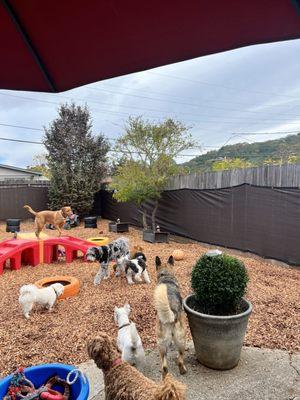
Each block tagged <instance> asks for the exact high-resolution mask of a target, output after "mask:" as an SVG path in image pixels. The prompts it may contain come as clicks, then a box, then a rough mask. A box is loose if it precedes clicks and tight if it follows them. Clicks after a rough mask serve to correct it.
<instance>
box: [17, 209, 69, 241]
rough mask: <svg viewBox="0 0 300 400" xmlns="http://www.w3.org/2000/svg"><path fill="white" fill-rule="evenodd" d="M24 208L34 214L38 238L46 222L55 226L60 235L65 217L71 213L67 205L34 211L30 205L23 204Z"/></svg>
mask: <svg viewBox="0 0 300 400" xmlns="http://www.w3.org/2000/svg"><path fill="white" fill-rule="evenodd" d="M24 208H25V209H26V210H28V211H29V212H30V213H31V214H33V215H35V220H34V222H35V234H36V237H37V238H38V239H39V237H40V233H41V232H42V230H43V228H44V226H45V225H46V224H51V225H54V226H55V228H56V229H57V230H58V232H59V236H60V235H61V230H62V227H63V226H64V224H65V221H66V218H67V217H71V216H72V215H73V212H72V209H71V207H69V206H67V207H63V208H61V209H60V210H58V211H50V210H45V211H39V212H35V211H34V210H33V209H32V208H31V207H30V206H27V205H26V206H24Z"/></svg>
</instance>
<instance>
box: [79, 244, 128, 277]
mask: <svg viewBox="0 0 300 400" xmlns="http://www.w3.org/2000/svg"><path fill="white" fill-rule="evenodd" d="M85 257H86V259H87V261H92V262H95V261H98V262H99V263H100V268H99V271H98V272H97V274H96V276H95V278H94V285H99V284H100V282H101V281H102V279H107V278H108V277H109V268H108V265H109V263H110V261H113V260H116V262H117V268H116V276H120V274H121V272H122V270H124V263H125V261H126V260H128V259H129V244H128V239H126V238H124V237H120V238H118V239H116V240H114V241H113V242H111V243H109V244H107V245H105V246H99V247H90V248H89V249H88V250H87V252H86V255H85Z"/></svg>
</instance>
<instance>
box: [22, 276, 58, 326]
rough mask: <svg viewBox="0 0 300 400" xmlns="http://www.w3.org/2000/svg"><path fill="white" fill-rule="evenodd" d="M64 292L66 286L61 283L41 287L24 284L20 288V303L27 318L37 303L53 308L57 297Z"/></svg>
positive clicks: (49, 308)
mask: <svg viewBox="0 0 300 400" xmlns="http://www.w3.org/2000/svg"><path fill="white" fill-rule="evenodd" d="M63 292H64V286H63V285H62V284H61V283H53V284H52V285H50V286H48V287H45V288H41V289H39V288H38V287H36V286H35V285H24V286H22V287H21V288H20V297H19V303H20V305H21V307H22V310H23V314H24V317H25V318H29V313H30V311H31V310H32V308H33V306H34V305H35V304H40V305H41V306H44V307H45V308H47V309H48V310H49V311H51V310H52V307H53V306H54V304H55V302H56V300H57V298H58V297H59V296H61V295H62V294H63Z"/></svg>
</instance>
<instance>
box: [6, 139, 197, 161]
mask: <svg viewBox="0 0 300 400" xmlns="http://www.w3.org/2000/svg"><path fill="white" fill-rule="evenodd" d="M0 140H4V141H8V142H17V143H29V144H39V145H44V143H43V142H36V141H32V140H21V139H10V138H5V137H0ZM109 152H110V153H119V152H117V151H116V150H109ZM122 153H126V154H144V153H139V152H138V151H132V152H131V151H122ZM198 155H199V154H180V155H178V157H197V156H198Z"/></svg>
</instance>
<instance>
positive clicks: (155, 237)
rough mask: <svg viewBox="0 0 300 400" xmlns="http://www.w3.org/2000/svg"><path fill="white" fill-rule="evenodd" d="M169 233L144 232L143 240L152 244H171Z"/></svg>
mask: <svg viewBox="0 0 300 400" xmlns="http://www.w3.org/2000/svg"><path fill="white" fill-rule="evenodd" d="M169 236H170V234H169V232H154V231H151V230H144V231H143V240H145V242H150V243H169Z"/></svg>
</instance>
